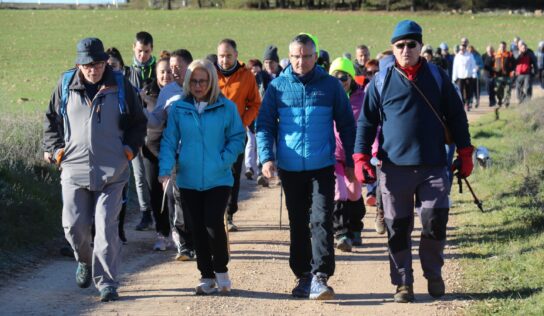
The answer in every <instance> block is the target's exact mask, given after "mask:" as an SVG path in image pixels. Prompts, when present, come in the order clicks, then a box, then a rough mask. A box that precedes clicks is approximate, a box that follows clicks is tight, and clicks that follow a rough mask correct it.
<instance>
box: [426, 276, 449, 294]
mask: <svg viewBox="0 0 544 316" xmlns="http://www.w3.org/2000/svg"><path fill="white" fill-rule="evenodd" d="M427 291H428V292H429V295H430V296H432V297H433V298H439V297H442V296H443V295H444V293H446V285H445V284H444V280H442V278H440V277H439V278H436V279H429V280H427Z"/></svg>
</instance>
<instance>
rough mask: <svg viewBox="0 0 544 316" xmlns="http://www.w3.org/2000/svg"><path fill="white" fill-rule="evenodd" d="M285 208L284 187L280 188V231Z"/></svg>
mask: <svg viewBox="0 0 544 316" xmlns="http://www.w3.org/2000/svg"><path fill="white" fill-rule="evenodd" d="M282 208H283V186H280V230H281V228H282V227H281V213H282Z"/></svg>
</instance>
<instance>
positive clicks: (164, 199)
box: [161, 179, 170, 214]
mask: <svg viewBox="0 0 544 316" xmlns="http://www.w3.org/2000/svg"><path fill="white" fill-rule="evenodd" d="M169 185H170V179H168V180H166V185H165V189H164V190H163V194H162V203H161V214H162V212H164V207H165V205H166V191H168V186H169Z"/></svg>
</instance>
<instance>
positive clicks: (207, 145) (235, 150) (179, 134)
mask: <svg viewBox="0 0 544 316" xmlns="http://www.w3.org/2000/svg"><path fill="white" fill-rule="evenodd" d="M244 140H245V130H244V126H243V125H242V120H241V119H240V115H239V114H238V110H237V108H236V104H234V103H233V102H232V101H230V100H228V99H227V98H225V97H224V96H222V95H221V96H219V99H218V100H217V102H215V103H214V104H209V105H207V106H206V107H205V108H204V111H203V112H202V113H201V114H199V113H198V111H197V110H196V108H195V106H194V100H193V98H192V97H188V98H185V99H183V100H179V101H176V102H174V103H173V104H172V106H171V110H170V112H169V114H168V123H167V125H166V129H165V130H164V132H163V134H162V140H161V151H160V154H159V176H166V175H170V174H171V173H172V168H173V167H174V163H175V160H176V158H175V157H176V151H177V149H178V146H179V148H180V150H179V157H178V162H177V168H178V169H177V178H176V183H177V185H178V187H180V188H184V189H192V190H198V191H204V190H208V189H211V188H214V187H218V186H232V184H233V182H234V178H233V177H232V172H231V165H232V164H233V163H234V161H235V160H236V158H237V157H238V155H239V154H240V153H241V152H242V150H243V149H244Z"/></svg>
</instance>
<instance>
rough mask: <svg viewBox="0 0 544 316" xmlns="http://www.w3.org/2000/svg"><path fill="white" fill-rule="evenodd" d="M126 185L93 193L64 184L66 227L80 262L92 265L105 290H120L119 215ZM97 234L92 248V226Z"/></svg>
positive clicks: (112, 185) (63, 217)
mask: <svg viewBox="0 0 544 316" xmlns="http://www.w3.org/2000/svg"><path fill="white" fill-rule="evenodd" d="M125 184H126V181H121V182H116V183H111V184H107V185H106V186H105V187H104V189H103V190H102V191H89V190H87V189H86V188H82V187H79V186H77V185H74V184H72V183H69V182H68V181H63V182H62V202H63V208H62V226H63V227H64V235H65V237H66V240H67V241H68V243H70V246H72V249H73V250H74V255H75V258H76V261H78V262H82V263H86V264H90V265H92V276H93V281H94V284H95V286H96V287H97V288H98V290H102V289H103V288H105V287H107V286H114V287H117V286H118V281H117V271H118V267H119V263H120V260H121V245H122V243H121V240H120V239H119V227H118V223H119V212H120V211H121V203H122V200H123V187H124V186H125ZM93 217H94V224H95V229H96V234H95V236H94V247H91V238H92V236H91V226H92V224H93Z"/></svg>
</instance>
